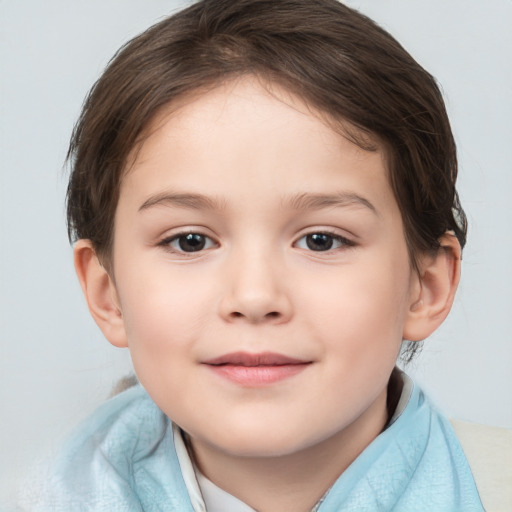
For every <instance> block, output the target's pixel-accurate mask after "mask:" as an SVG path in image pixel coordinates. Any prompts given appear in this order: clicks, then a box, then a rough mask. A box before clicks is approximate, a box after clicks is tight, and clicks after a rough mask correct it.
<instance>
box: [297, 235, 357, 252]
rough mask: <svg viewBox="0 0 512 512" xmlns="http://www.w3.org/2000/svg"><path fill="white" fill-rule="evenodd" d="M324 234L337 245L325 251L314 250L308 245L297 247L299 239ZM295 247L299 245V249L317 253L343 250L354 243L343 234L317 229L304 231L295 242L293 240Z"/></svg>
mask: <svg viewBox="0 0 512 512" xmlns="http://www.w3.org/2000/svg"><path fill="white" fill-rule="evenodd" d="M318 235H320V236H324V237H328V238H329V239H330V241H331V242H333V243H335V242H337V243H338V247H328V248H327V249H326V250H325V251H322V250H320V251H315V250H313V249H311V247H310V246H308V247H307V248H306V247H299V245H298V244H299V242H300V241H301V240H306V239H307V238H308V237H313V236H318ZM306 244H307V241H306ZM294 245H295V246H296V247H299V249H305V250H308V251H311V252H318V253H330V252H333V251H339V250H344V249H349V248H351V247H354V246H355V245H356V244H355V243H354V242H353V241H352V240H349V239H348V238H346V237H344V236H341V235H339V234H337V233H333V232H331V231H326V230H319V231H311V232H310V233H306V234H305V235H303V236H301V237H300V238H299V239H298V240H297V242H295V244H294Z"/></svg>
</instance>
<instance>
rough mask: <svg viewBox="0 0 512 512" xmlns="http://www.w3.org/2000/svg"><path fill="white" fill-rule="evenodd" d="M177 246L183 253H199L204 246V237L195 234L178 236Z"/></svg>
mask: <svg viewBox="0 0 512 512" xmlns="http://www.w3.org/2000/svg"><path fill="white" fill-rule="evenodd" d="M178 245H179V246H180V249H181V250H182V251H184V252H196V251H201V250H202V249H204V247H205V245H206V237H204V236H203V235H199V234H197V233H189V234H188V235H184V236H180V238H179V239H178Z"/></svg>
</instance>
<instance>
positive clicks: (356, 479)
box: [318, 385, 484, 512]
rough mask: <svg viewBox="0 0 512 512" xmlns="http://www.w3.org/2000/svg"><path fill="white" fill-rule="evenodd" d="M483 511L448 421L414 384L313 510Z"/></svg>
mask: <svg viewBox="0 0 512 512" xmlns="http://www.w3.org/2000/svg"><path fill="white" fill-rule="evenodd" d="M339 511H343V512H345V511H346V512H349V511H350V512H377V511H378V512H381V511H382V512H387V511H393V512H484V508H483V506H482V503H481V501H480V497H479V495H478V491H477V488H476V485H475V481H474V479H473V475H472V473H471V470H470V468H469V464H468V462H467V460H466V457H465V455H464V452H463V451H462V448H461V446H460V444H459V441H458V439H457V438H456V436H455V433H454V432H453V429H452V427H451V425H450V423H449V421H448V420H447V419H446V418H445V417H444V416H443V415H441V414H440V413H439V412H438V411H436V410H435V409H434V408H433V407H432V406H431V405H430V404H429V402H428V401H427V400H426V399H425V396H424V394H423V392H422V391H421V390H420V389H419V387H418V386H416V385H415V386H413V389H412V392H411V397H410V399H409V402H408V403H407V406H406V407H405V409H404V410H403V412H402V414H401V415H400V416H399V417H398V418H397V419H396V421H395V422H394V423H393V424H392V425H391V426H390V427H388V428H387V429H386V430H385V431H384V432H382V434H380V435H379V436H378V437H377V438H376V439H375V440H374V441H373V442H372V443H371V444H370V445H369V446H368V447H367V448H366V449H365V450H364V452H363V453H362V454H361V455H360V456H359V457H358V458H357V459H356V460H355V461H354V462H353V463H352V464H351V465H350V466H349V467H348V468H347V470H346V471H345V472H344V473H343V474H342V475H341V476H340V477H339V478H338V480H337V481H336V483H335V484H334V486H333V487H332V488H331V490H330V491H329V493H328V494H327V496H326V497H325V500H324V501H323V502H322V504H321V506H320V507H319V509H318V512H339Z"/></svg>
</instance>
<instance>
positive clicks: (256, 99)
mask: <svg viewBox="0 0 512 512" xmlns="http://www.w3.org/2000/svg"><path fill="white" fill-rule="evenodd" d="M275 93H276V95H277V96H278V97H279V98H280V99H277V98H276V97H275V96H272V95H271V94H269V93H268V92H266V91H265V90H264V89H263V88H262V87H261V86H260V85H258V83H257V81H256V80H251V79H242V80H239V81H236V82H231V83H229V84H227V85H225V86H222V87H218V88H216V89H214V90H212V91H210V92H208V93H206V94H204V95H198V96H197V97H195V98H192V99H191V100H190V101H189V102H185V103H184V104H183V105H182V106H181V108H180V109H178V111H176V112H174V113H173V114H172V115H168V116H166V115H165V113H162V115H160V117H159V118H158V120H157V121H156V122H155V123H154V125H153V130H152V131H150V135H149V137H148V138H147V140H146V141H145V143H144V145H143V146H142V149H141V151H140V153H138V155H137V159H136V161H135V163H134V165H133V167H132V168H130V170H129V172H128V174H127V175H126V177H125V178H124V179H123V182H122V186H121V193H120V199H119V205H118V209H117V213H116V220H115V239H114V251H113V269H114V270H113V273H114V279H115V283H116V288H115V294H116V296H117V298H116V299H115V300H116V301H118V304H119V308H120V310H121V311H122V318H123V323H124V330H125V333H126V344H127V345H128V346H129V347H130V351H131V355H132V358H133V362H134V365H135V369H136V371H137V374H138V377H139V379H140V381H141V382H142V384H143V385H144V387H145V388H146V389H147V391H148V392H149V394H150V395H151V396H152V397H153V399H154V400H155V401H156V403H157V404H158V405H159V406H160V407H161V409H162V410H163V411H164V412H165V413H166V414H167V415H168V416H170V417H171V418H172V419H173V420H174V421H175V422H176V423H177V424H179V425H180V426H181V427H182V428H183V429H184V430H185V431H187V432H188V433H189V434H190V435H191V437H192V440H193V442H196V443H197V445H198V446H200V445H204V446H209V447H210V449H212V450H213V451H215V450H218V451H219V453H220V452H224V453H229V454H238V455H256V456H257V455H280V454H286V453H295V452H299V451H300V450H302V449H305V448H308V447H312V446H316V445H319V444H321V443H322V442H324V441H329V440H331V439H336V438H339V439H341V438H342V437H343V435H344V433H347V432H349V431H352V432H353V433H354V432H355V433H357V432H359V431H360V430H362V429H364V428H366V429H373V430H375V435H376V434H377V433H378V431H379V430H380V429H381V428H382V426H383V423H384V422H385V420H386V412H385V396H386V394H385V390H386V385H387V382H388V378H389V375H390V373H391V370H392V368H393V366H394V364H395V359H396V357H397V353H398V351H399V348H400V344H401V342H402V336H403V332H404V326H405V325H406V324H407V322H408V318H409V314H410V310H411V305H412V304H413V303H414V300H415V296H416V295H417V293H418V286H419V285H418V278H417V276H416V274H415V273H414V272H413V271H412V270H411V266H410V264H409V256H408V251H407V246H406V242H405V239H404V233H403V225H402V221H401V216H400V212H399V208H398V205H397V203H396V201H395V199H394V196H393V193H392V190H391V187H390V185H389V183H388V179H387V174H386V171H385V164H384V156H383V154H382V153H381V152H366V151H363V150H361V149H360V148H358V147H357V146H355V145H354V144H352V143H351V142H349V141H348V140H347V139H345V138H343V137H342V136H340V135H339V134H337V133H335V132H334V131H333V130H332V129H330V128H329V127H328V126H327V125H326V124H325V123H324V122H322V121H321V120H320V119H319V117H318V116H316V115H314V114H312V113H311V111H310V110H309V109H308V108H307V106H306V105H304V104H303V103H302V102H301V101H300V100H298V99H297V98H295V97H293V96H291V95H289V94H286V92H284V91H282V90H280V89H279V88H275ZM250 356H253V358H251V357H250ZM244 364H247V365H249V366H246V367H244V366H243V365H244ZM258 364H262V365H263V366H256V365H258ZM361 425H365V427H361ZM369 425H370V426H369ZM360 427H361V428H360Z"/></svg>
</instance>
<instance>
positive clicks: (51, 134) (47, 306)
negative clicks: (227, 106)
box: [0, 0, 512, 503]
mask: <svg viewBox="0 0 512 512" xmlns="http://www.w3.org/2000/svg"><path fill="white" fill-rule="evenodd" d="M347 3H348V4H349V5H351V6H353V7H356V8H359V9H360V10H361V11H362V12H364V13H366V14H368V15H369V16H370V17H372V18H374V19H375V20H376V21H378V22H379V23H380V24H382V25H383V26H384V27H385V28H386V29H388V30H389V31H390V32H391V33H392V34H393V35H395V37H397V39H398V40H399V41H400V42H402V44H403V45H404V46H405V47H406V48H407V49H408V50H409V51H410V52H411V53H412V54H413V56H415V58H416V59H417V60H418V61H419V62H420V63H421V64H422V65H424V66H425V67H426V68H427V69H428V70H429V71H430V72H431V73H432V74H433V75H434V76H436V77H437V79H438V80H439V82H440V83H441V85H442V88H443V91H444V94H445V98H446V102H447V107H448V111H449V114H450V116H451V119H452V123H453V129H454V132H455V136H456V139H457V143H458V148H459V158H460V167H461V176H460V181H459V188H460V194H461V199H462V202H463V205H464V206H465V208H466V210H467V213H468V217H469V222H470V232H469V243H468V246H467V249H466V251H465V254H464V260H463V278H462V284H461V287H460V290H459V293H458V296H457V298H456V302H455V306H454V309H453V311H452V314H451V316H450V318H449V320H448V321H447V322H446V324H445V325H444V326H443V327H442V328H441V329H440V330H439V332H438V333H436V335H435V336H434V337H433V338H432V339H431V340H429V341H428V342H427V344H426V345H425V349H424V352H423V354H422V355H421V356H420V357H419V358H418V359H417V361H416V362H415V363H414V364H413V365H412V366H411V367H410V368H409V372H410V373H412V374H413V375H414V376H415V377H416V379H417V380H419V381H420V382H421V383H422V384H423V386H424V388H425V389H426V390H427V392H428V393H429V394H430V395H431V397H432V398H433V399H434V401H435V402H437V403H438V404H439V405H440V406H441V407H442V408H443V409H444V410H445V411H446V412H447V413H448V414H449V415H450V416H453V417H457V418H460V419H466V420H470V421H476V422H480V423H486V424H491V425H499V426H506V427H512V397H511V391H512V376H511V372H512V334H511V331H512V320H511V317H512V236H511V234H512V229H511V224H512V207H511V204H510V202H511V196H512V66H511V64H510V63H511V62H512V30H511V27H512V2H511V1H510V0H485V1H484V0H429V1H424V0H350V1H347ZM180 4H181V5H183V2H177V1H172V0H167V1H164V0H88V1H87V2H84V1H77V0H75V1H73V0H45V1H44V2H42V1H40V0H21V1H20V0H0V73H1V75H0V79H1V91H0V92H1V95H0V127H1V128H0V129H1V133H0V158H1V160H0V164H1V167H0V292H1V294H0V315H1V316H0V376H1V377H0V378H1V386H0V418H1V420H0V496H7V495H8V494H9V493H11V491H12V489H13V482H14V481H15V480H17V479H18V478H19V477H21V476H22V475H23V474H24V473H25V472H26V469H27V467H28V466H29V465H30V464H31V463H32V462H33V461H34V460H35V459H36V458H37V457H40V456H43V455H44V454H47V453H48V452H49V451H50V450H51V449H52V448H54V447H55V446H57V445H58V444H59V442H60V441H61V440H62V437H63V436H64V435H65V433H67V432H68V431H69V429H70V428H71V427H72V426H73V425H75V424H76V422H77V421H79V420H80V419H82V418H83V417H84V416H85V415H87V414H88V413H89V412H91V411H92V410H93V409H94V408H95V407H96V406H97V405H98V404H99V403H100V402H101V401H103V400H104V399H105V397H106V396H107V395H108V394H109V392H110V390H111V388H112V386H113V384H114V383H115V381H116V380H117V379H118V378H119V377H120V376H122V375H124V374H125V373H127V372H128V371H129V368H130V360H129V356H128V354H127V353H126V352H125V351H122V350H119V349H114V348H113V347H111V346H110V345H109V344H108V343H107V342H106V341H104V340H103V339H102V336H101V334H100V332H99V330H98V329H97V328H96V326H95V325H94V323H93V321H92V320H91V319H90V317H89V314H88V312H87V310H86V307H85V303H84V300H83V299H82V296H81V292H80V290H79V286H78V283H77V281H76V278H75V276H74V271H73V268H72V259H71V248H70V247H69V245H68V243H67V239H66V231H65V225H64V194H65V187H66V178H65V172H64V171H63V168H62V165H63V161H64V158H65V154H66V149H67V142H68V138H69V135H70V132H71V129H72V127H73V123H74V121H75V119H76V117H77V116H78V113H79V110H80V106H81V103H82V101H83V98H84V96H85V94H86V92H87V91H88V89H89V88H90V86H91V85H92V83H93V82H94V81H95V79H96V78H97V77H98V75H99V74H100V72H101V70H102V69H103V68H104V66H105V65H106V63H107V61H108V60H109V58H110V57H111V56H112V55H113V53H114V52H115V50H116V49H117V48H118V47H119V46H120V45H121V44H122V43H124V42H125V41H127V40H128V39H129V38H131V37H133V36H134V35H136V34H137V33H138V32H140V31H141V30H143V29H144V28H146V27H147V26H149V25H150V24H152V23H153V22H155V21H157V20H158V19H160V18H161V17H163V16H164V15H166V14H167V13H169V12H170V11H172V10H173V9H175V8H176V6H178V5H180ZM3 499H4V500H5V499H6V498H3ZM0 500H1V499H0ZM0 503H1V501H0Z"/></svg>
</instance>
